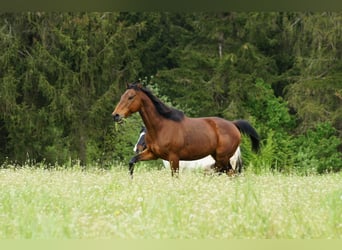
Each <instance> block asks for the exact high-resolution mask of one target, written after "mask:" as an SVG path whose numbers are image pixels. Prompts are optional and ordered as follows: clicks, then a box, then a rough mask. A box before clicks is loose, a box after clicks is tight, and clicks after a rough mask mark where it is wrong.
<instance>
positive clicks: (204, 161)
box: [133, 126, 242, 173]
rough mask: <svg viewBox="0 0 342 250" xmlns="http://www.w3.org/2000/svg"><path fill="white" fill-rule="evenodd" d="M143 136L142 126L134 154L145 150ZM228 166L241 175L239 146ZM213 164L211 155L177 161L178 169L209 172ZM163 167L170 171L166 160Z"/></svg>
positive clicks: (144, 132)
mask: <svg viewBox="0 0 342 250" xmlns="http://www.w3.org/2000/svg"><path fill="white" fill-rule="evenodd" d="M145 134H146V128H145V127H144V126H143V127H142V128H141V130H140V134H139V137H138V140H137V142H136V144H135V145H134V148H133V152H135V153H136V154H139V153H141V152H142V151H143V150H145V149H146V148H147V146H146V142H145ZM229 162H230V165H231V166H232V169H233V170H234V171H235V172H237V173H241V171H242V159H241V151H240V146H239V147H237V149H236V151H235V153H234V155H233V156H232V157H231V158H230V159H229ZM214 164H215V160H214V158H213V157H212V156H211V155H208V156H206V157H204V158H201V159H198V160H193V161H179V169H204V170H209V169H210V168H212V166H213V165H214ZM163 165H164V167H165V168H168V169H170V163H169V162H168V161H166V160H163Z"/></svg>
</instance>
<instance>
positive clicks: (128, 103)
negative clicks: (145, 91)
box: [112, 89, 141, 122]
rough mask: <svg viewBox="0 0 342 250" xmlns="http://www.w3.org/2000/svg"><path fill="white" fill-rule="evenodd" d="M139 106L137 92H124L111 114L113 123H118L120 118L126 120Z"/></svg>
mask: <svg viewBox="0 0 342 250" xmlns="http://www.w3.org/2000/svg"><path fill="white" fill-rule="evenodd" d="M140 106H141V99H140V96H139V94H138V92H137V91H136V90H134V89H128V90H126V92H125V93H124V94H123V95H122V96H121V98H120V102H119V103H118V104H117V105H116V107H115V109H114V111H113V113H112V116H113V118H114V121H116V122H119V121H120V120H121V119H122V118H126V117H128V116H130V115H131V114H132V113H135V112H137V111H138V110H139V109H140Z"/></svg>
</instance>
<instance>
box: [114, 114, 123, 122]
mask: <svg viewBox="0 0 342 250" xmlns="http://www.w3.org/2000/svg"><path fill="white" fill-rule="evenodd" d="M112 116H113V119H114V122H120V121H121V120H122V116H121V115H119V114H113V115H112Z"/></svg>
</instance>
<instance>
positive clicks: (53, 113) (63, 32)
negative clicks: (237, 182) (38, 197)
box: [0, 12, 342, 174]
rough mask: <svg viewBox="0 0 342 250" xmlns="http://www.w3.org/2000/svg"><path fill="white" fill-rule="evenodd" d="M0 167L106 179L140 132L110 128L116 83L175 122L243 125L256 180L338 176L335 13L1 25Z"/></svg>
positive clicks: (340, 42)
mask: <svg viewBox="0 0 342 250" xmlns="http://www.w3.org/2000/svg"><path fill="white" fill-rule="evenodd" d="M0 50H1V51H0V110H1V116H0V164H1V165H2V166H6V164H9V163H11V164H18V165H21V164H27V163H28V162H30V163H34V164H38V163H42V164H44V165H47V166H51V167H52V166H56V165H59V166H61V165H63V166H70V165H72V164H73V162H75V161H78V162H79V163H80V164H81V165H84V166H90V167H91V166H95V165H96V166H100V167H104V168H108V167H110V166H113V164H114V163H118V162H123V163H126V162H128V159H129V158H130V157H131V156H133V151H132V148H133V145H134V143H135V142H136V139H137V136H138V133H139V130H140V127H141V125H142V121H141V119H140V117H139V115H137V114H135V115H133V116H132V117H130V118H129V119H126V121H125V123H124V124H121V125H115V124H114V123H113V120H112V117H111V113H112V111H113V109H114V107H115V105H116V103H117V102H118V100H119V98H120V96H121V94H122V93H123V92H124V90H125V86H126V83H129V82H135V81H141V82H143V83H144V84H145V85H146V86H148V88H150V89H151V90H152V92H153V93H154V94H155V95H157V96H158V97H159V98H160V99H161V100H163V101H164V102H166V103H167V104H168V105H171V106H173V107H175V108H178V109H181V110H183V111H184V112H185V113H186V115H188V116H192V117H196V116H219V117H223V118H226V119H228V120H235V119H246V120H248V121H250V123H251V124H252V125H253V126H254V127H255V128H256V130H257V131H258V132H259V134H260V137H261V142H262V150H261V152H260V154H259V155H256V154H254V153H252V152H251V150H250V144H249V143H250V142H249V140H248V138H243V142H242V156H243V160H244V163H245V166H246V167H250V168H253V169H254V171H255V172H258V171H262V170H265V169H267V170H274V171H280V172H284V173H294V172H297V173H302V174H311V173H326V172H337V171H341V170H342V143H341V138H342V60H341V59H342V13H340V12H332V13H331V12H222V13H219V12H217V13H215V12H214V13H206V12H198V13H168V12H111V13H105V12H101V13H98V12H96V13H95V12H94V13H93V12H90V13H77V12H74V13H67V12H22V13H20V12H18V13H1V14H0Z"/></svg>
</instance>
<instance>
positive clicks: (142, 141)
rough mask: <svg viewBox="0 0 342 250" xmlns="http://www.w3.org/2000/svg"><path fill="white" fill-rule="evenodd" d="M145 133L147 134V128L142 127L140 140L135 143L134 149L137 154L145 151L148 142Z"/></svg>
mask: <svg viewBox="0 0 342 250" xmlns="http://www.w3.org/2000/svg"><path fill="white" fill-rule="evenodd" d="M145 134H146V128H145V127H142V129H141V130H140V135H139V138H138V141H137V143H136V144H135V146H134V149H133V151H134V152H135V153H137V154H139V153H141V152H142V151H144V149H145V148H146V147H147V146H146V142H145Z"/></svg>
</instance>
